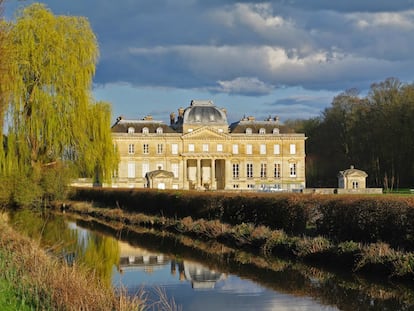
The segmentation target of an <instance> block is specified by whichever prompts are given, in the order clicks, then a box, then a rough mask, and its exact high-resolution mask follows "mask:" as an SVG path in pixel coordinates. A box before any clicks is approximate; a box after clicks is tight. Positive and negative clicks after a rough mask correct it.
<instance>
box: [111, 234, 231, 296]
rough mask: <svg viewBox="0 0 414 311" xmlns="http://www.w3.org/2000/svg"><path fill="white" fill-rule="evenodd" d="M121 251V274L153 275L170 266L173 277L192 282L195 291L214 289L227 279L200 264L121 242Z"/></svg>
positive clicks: (222, 274)
mask: <svg viewBox="0 0 414 311" xmlns="http://www.w3.org/2000/svg"><path fill="white" fill-rule="evenodd" d="M119 249H120V259H119V265H118V271H119V272H120V273H124V272H126V271H130V270H142V271H145V272H146V273H152V272H154V270H157V269H161V268H163V267H165V266H167V265H168V264H169V265H170V271H171V275H173V276H178V279H179V280H180V281H188V282H191V287H192V288H193V289H213V288H214V287H215V285H216V283H217V282H218V281H220V280H224V279H226V277H227V275H226V274H225V273H221V272H218V271H215V270H211V269H209V268H207V267H205V266H203V265H201V264H199V263H196V262H191V261H188V260H177V259H172V258H170V257H169V256H166V255H164V254H162V253H154V252H150V251H148V250H146V249H144V248H140V247H136V246H131V245H129V244H128V243H125V242H120V241H119Z"/></svg>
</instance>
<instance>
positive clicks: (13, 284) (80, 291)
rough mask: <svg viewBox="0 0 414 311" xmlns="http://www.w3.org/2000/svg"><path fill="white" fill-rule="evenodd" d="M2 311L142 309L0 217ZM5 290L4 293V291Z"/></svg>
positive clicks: (133, 301) (135, 302) (140, 303)
mask: <svg viewBox="0 0 414 311" xmlns="http://www.w3.org/2000/svg"><path fill="white" fill-rule="evenodd" d="M0 288H1V289H2V292H1V293H2V294H1V296H2V297H1V299H0V306H1V309H2V310H105V311H106V310H119V311H127V310H143V309H144V308H143V302H142V301H139V300H138V299H129V298H127V297H126V296H125V295H124V294H123V293H121V292H120V293H115V292H114V291H113V289H112V288H110V287H108V286H106V285H104V284H102V283H101V282H100V281H99V280H98V279H97V278H96V277H95V276H94V274H93V273H91V271H89V270H87V269H86V268H85V267H80V266H77V265H73V266H69V265H67V264H65V263H63V262H61V261H59V260H58V259H57V258H55V257H53V256H52V255H50V254H47V253H46V252H45V251H44V250H43V249H42V248H41V247H40V246H39V244H38V243H37V242H36V241H33V240H30V239H28V238H26V237H24V236H22V235H21V234H19V233H17V232H15V231H14V230H13V229H12V228H11V227H10V226H9V225H8V224H7V221H6V219H5V218H4V217H0ZM3 290H4V291H3Z"/></svg>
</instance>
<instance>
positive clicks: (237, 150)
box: [233, 145, 239, 154]
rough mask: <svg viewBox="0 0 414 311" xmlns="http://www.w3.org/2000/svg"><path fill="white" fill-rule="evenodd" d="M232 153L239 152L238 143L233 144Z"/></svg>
mask: <svg viewBox="0 0 414 311" xmlns="http://www.w3.org/2000/svg"><path fill="white" fill-rule="evenodd" d="M233 154H239V145H233Z"/></svg>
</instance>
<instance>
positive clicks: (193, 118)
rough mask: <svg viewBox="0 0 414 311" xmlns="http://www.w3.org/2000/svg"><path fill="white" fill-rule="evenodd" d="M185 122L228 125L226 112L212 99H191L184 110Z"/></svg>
mask: <svg viewBox="0 0 414 311" xmlns="http://www.w3.org/2000/svg"><path fill="white" fill-rule="evenodd" d="M183 123H184V124H203V125H227V124H228V123H227V117H226V113H225V112H224V111H223V110H221V109H219V108H217V107H216V106H215V105H214V104H213V102H212V101H196V100H193V101H191V105H190V107H188V108H187V109H186V110H185V112H184V118H183Z"/></svg>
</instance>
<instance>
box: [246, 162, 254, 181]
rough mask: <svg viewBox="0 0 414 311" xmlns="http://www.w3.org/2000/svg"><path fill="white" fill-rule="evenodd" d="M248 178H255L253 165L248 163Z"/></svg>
mask: <svg viewBox="0 0 414 311" xmlns="http://www.w3.org/2000/svg"><path fill="white" fill-rule="evenodd" d="M246 177H247V178H253V163H247V166H246Z"/></svg>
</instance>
